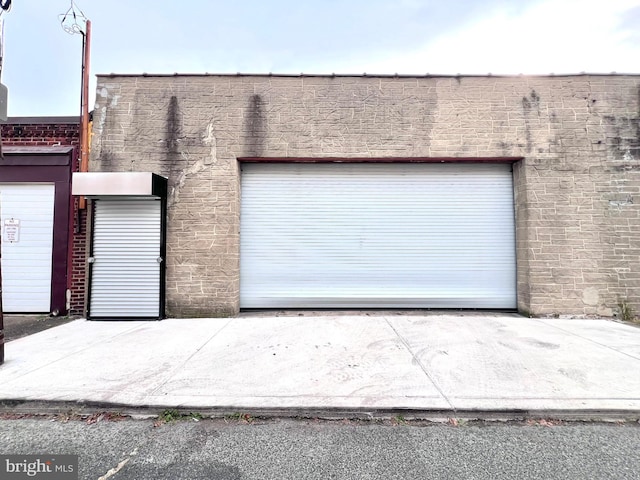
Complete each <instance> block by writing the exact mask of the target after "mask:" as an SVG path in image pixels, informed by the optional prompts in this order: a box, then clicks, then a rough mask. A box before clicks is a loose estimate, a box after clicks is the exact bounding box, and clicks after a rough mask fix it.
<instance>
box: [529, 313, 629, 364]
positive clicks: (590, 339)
mask: <svg viewBox="0 0 640 480" xmlns="http://www.w3.org/2000/svg"><path fill="white" fill-rule="evenodd" d="M539 321H540V322H541V323H543V324H544V325H545V326H547V327H552V328H555V329H556V330H560V331H562V332H564V333H568V334H570V335H572V336H574V337H577V338H580V339H581V340H585V341H587V342H590V343H593V344H594V345H598V346H600V347H603V348H607V349H609V350H613V351H614V352H616V353H619V354H620V355H624V356H626V357H629V358H633V359H634V360H640V357H636V356H634V355H631V354H629V353H627V352H621V351H620V350H617V349H615V348H613V347H610V346H609V345H605V344H604V343H600V342H597V341H596V340H593V339H592V338H589V337H584V336H582V335H578V334H577V333H575V332H572V331H571V330H567V329H565V328H562V327H559V326H557V325H553V324H549V323H547V322H545V321H544V320H543V319H539Z"/></svg>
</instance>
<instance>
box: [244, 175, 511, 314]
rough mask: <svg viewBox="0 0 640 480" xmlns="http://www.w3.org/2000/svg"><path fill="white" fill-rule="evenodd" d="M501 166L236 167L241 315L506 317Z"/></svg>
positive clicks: (507, 219)
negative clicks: (414, 310)
mask: <svg viewBox="0 0 640 480" xmlns="http://www.w3.org/2000/svg"><path fill="white" fill-rule="evenodd" d="M514 235H515V234H514V209H513V186H512V176H511V168H510V165H491V164H476V165H454V164H442V165H436V164H385V165H381V164H272V165H267V164H246V165H244V166H243V175H242V218H241V307H242V308H288V307H308V308H322V307H325V308H334V307H395V308H402V307H424V308H437V307H442V308H444V307H449V308H458V307H466V308H514V307H515V306H516V300H515V238H514Z"/></svg>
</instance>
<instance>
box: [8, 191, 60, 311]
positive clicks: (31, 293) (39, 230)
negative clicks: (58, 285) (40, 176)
mask: <svg viewBox="0 0 640 480" xmlns="http://www.w3.org/2000/svg"><path fill="white" fill-rule="evenodd" d="M54 200H55V187H54V185H53V184H22V183H16V184H6V183H5V184H0V211H1V212H2V217H1V220H0V221H1V224H2V228H1V230H2V308H3V310H4V311H5V312H7V313H44V312H49V311H50V310H51V271H52V270H51V267H52V261H53V251H52V249H53V207H54Z"/></svg>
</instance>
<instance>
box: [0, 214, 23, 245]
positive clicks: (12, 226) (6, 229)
mask: <svg viewBox="0 0 640 480" xmlns="http://www.w3.org/2000/svg"><path fill="white" fill-rule="evenodd" d="M19 241H20V220H18V219H16V218H6V219H5V220H4V225H3V228H2V242H3V243H4V242H6V243H18V242H19Z"/></svg>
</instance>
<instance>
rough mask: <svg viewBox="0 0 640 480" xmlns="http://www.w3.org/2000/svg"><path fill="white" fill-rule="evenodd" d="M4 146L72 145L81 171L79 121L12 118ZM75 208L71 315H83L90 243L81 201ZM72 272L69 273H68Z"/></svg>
mask: <svg viewBox="0 0 640 480" xmlns="http://www.w3.org/2000/svg"><path fill="white" fill-rule="evenodd" d="M0 134H1V136H2V145H5V146H54V145H61V146H73V147H76V149H75V152H74V158H73V165H72V170H73V171H74V172H77V171H78V151H79V149H78V148H77V147H78V146H79V140H80V124H79V120H74V119H73V118H69V119H60V118H50V119H49V118H47V117H41V118H24V119H23V118H9V120H8V122H7V123H4V124H2V125H1V126H0ZM71 203H72V206H73V230H72V239H71V241H72V245H73V249H72V255H71V266H70V273H71V308H70V310H69V312H68V314H69V315H72V316H81V315H83V313H84V298H85V288H86V285H85V283H86V278H85V277H86V276H85V262H86V259H85V253H86V242H87V234H86V232H87V230H86V223H85V220H86V211H83V210H78V201H77V199H76V198H72V199H71ZM68 271H69V270H68Z"/></svg>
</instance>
